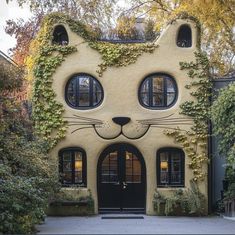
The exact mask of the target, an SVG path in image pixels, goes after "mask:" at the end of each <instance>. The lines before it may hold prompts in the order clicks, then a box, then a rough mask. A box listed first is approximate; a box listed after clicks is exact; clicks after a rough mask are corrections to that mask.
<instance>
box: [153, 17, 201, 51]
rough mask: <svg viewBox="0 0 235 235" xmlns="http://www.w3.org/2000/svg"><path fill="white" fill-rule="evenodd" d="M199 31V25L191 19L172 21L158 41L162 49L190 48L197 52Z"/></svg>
mask: <svg viewBox="0 0 235 235" xmlns="http://www.w3.org/2000/svg"><path fill="white" fill-rule="evenodd" d="M199 37H200V35H199V29H198V26H197V23H196V22H195V21H193V20H191V19H177V20H174V21H172V22H171V23H170V24H168V25H167V27H166V28H165V29H164V30H163V31H162V33H161V35H160V37H159V38H158V40H157V41H156V44H158V45H159V46H160V47H166V48H167V49H168V50H169V48H172V49H175V48H181V49H184V48H188V49H189V48H190V49H193V50H195V49H196V47H197V45H198V42H199Z"/></svg>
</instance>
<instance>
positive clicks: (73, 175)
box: [72, 151, 75, 184]
mask: <svg viewBox="0 0 235 235" xmlns="http://www.w3.org/2000/svg"><path fill="white" fill-rule="evenodd" d="M72 184H75V152H74V151H73V152H72Z"/></svg>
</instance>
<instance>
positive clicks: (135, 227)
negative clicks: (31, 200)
mask: <svg viewBox="0 0 235 235" xmlns="http://www.w3.org/2000/svg"><path fill="white" fill-rule="evenodd" d="M105 216H107V215H105ZM114 216H118V215H114ZM143 217H144V219H102V216H101V215H97V216H92V217H47V219H46V221H45V223H44V224H41V225H38V226H37V229H38V230H39V234H235V221H234V220H227V219H224V218H222V217H201V218H198V217H197V218H195V217H194V218H193V217H157V216H146V215H143Z"/></svg>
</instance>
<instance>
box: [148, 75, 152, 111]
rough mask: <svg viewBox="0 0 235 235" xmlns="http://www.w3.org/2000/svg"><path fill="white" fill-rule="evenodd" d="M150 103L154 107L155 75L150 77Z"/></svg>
mask: <svg viewBox="0 0 235 235" xmlns="http://www.w3.org/2000/svg"><path fill="white" fill-rule="evenodd" d="M149 104H150V107H153V77H151V78H150V79H149Z"/></svg>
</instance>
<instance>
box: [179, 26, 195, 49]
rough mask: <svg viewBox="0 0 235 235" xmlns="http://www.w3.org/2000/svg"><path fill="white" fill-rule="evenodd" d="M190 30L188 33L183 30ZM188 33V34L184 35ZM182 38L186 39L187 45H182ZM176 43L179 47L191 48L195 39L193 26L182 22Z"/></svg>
mask: <svg viewBox="0 0 235 235" xmlns="http://www.w3.org/2000/svg"><path fill="white" fill-rule="evenodd" d="M185 30H186V31H188V32H187V33H189V35H188V34H186V32H183V31H185ZM180 34H181V38H179V37H180ZM184 34H186V35H184ZM182 35H183V37H182ZM182 39H184V40H185V45H182ZM176 45H177V47H180V48H190V47H192V45H193V40H192V29H191V26H190V25H188V24H182V25H181V26H180V27H179V29H178V33H177V37H176Z"/></svg>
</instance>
